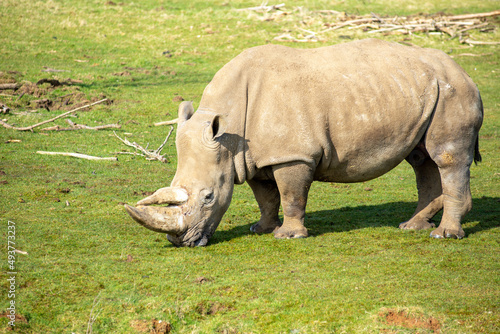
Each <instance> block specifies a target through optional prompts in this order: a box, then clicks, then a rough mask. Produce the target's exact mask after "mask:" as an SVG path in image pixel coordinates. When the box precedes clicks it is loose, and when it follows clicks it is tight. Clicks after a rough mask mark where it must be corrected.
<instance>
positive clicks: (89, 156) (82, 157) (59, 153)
mask: <svg viewBox="0 0 500 334" xmlns="http://www.w3.org/2000/svg"><path fill="white" fill-rule="evenodd" d="M36 153H38V154H46V155H64V156H67V157H74V158H80V159H87V160H111V161H117V160H118V158H117V157H105V158H101V157H94V156H91V155H86V154H80V153H72V152H47V151H37V152H36Z"/></svg>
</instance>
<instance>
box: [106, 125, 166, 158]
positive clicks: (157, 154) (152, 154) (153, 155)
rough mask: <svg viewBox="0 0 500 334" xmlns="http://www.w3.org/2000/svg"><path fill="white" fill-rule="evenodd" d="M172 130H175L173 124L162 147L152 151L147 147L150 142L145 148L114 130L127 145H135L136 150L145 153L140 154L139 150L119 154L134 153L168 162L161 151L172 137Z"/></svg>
mask: <svg viewBox="0 0 500 334" xmlns="http://www.w3.org/2000/svg"><path fill="white" fill-rule="evenodd" d="M172 131H174V127H173V126H171V129H170V132H169V133H168V135H167V137H166V138H165V140H164V141H163V144H161V145H160V147H158V149H156V150H155V151H150V150H148V149H147V148H148V146H149V144H148V146H146V148H144V147H142V146H141V145H139V144H137V143H136V142H133V143H131V142H130V141H129V140H128V139H127V138H125V139H122V138H120V137H119V136H118V135H117V134H116V132H115V131H113V133H114V134H115V137H116V138H118V139H120V141H121V142H122V143H124V144H125V145H127V146H130V147H133V148H135V149H136V150H138V151H141V152H142V153H143V154H139V153H137V152H136V153H130V152H118V153H117V154H134V155H140V156H144V157H146V159H147V160H158V161H161V162H163V163H167V162H168V160H167V158H165V155H161V154H160V153H161V150H163V147H164V146H165V144H166V143H167V141H168V139H169V138H170V135H171V134H172Z"/></svg>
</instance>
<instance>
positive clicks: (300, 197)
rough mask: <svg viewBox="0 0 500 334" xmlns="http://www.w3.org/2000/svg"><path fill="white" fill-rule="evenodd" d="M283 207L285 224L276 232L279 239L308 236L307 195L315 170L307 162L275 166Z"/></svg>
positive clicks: (274, 170) (275, 234)
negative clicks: (305, 224)
mask: <svg viewBox="0 0 500 334" xmlns="http://www.w3.org/2000/svg"><path fill="white" fill-rule="evenodd" d="M273 174H274V178H275V180H276V184H277V185H278V189H279V192H280V197H281V205H282V207H283V216H284V218H283V225H282V226H281V227H280V228H279V229H277V230H276V231H275V232H274V236H275V237H276V238H277V239H290V238H306V237H307V236H308V233H307V229H306V228H305V226H304V217H305V210H306V204H307V195H308V193H309V188H310V187H311V183H312V181H313V174H314V170H313V168H311V166H309V165H307V164H305V163H290V164H282V165H278V166H275V167H273Z"/></svg>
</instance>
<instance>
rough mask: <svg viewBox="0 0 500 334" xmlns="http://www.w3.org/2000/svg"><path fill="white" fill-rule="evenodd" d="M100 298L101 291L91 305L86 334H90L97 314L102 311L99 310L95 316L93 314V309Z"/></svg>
mask: <svg viewBox="0 0 500 334" xmlns="http://www.w3.org/2000/svg"><path fill="white" fill-rule="evenodd" d="M100 297H101V291H99V293H98V294H97V296H96V297H95V298H94V302H93V303H92V309H91V310H90V317H89V322H88V324H87V331H86V334H92V326H94V323H95V321H96V320H97V317H98V316H99V314H100V313H101V311H102V310H99V311H97V313H96V314H94V309H95V308H96V307H97V305H98V304H99V302H100Z"/></svg>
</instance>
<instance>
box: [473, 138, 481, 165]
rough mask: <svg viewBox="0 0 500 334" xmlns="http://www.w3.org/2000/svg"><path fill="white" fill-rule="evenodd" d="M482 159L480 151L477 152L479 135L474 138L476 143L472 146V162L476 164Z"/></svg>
mask: <svg viewBox="0 0 500 334" xmlns="http://www.w3.org/2000/svg"><path fill="white" fill-rule="evenodd" d="M481 161H483V158H482V157H481V153H479V135H478V136H477V138H476V145H475V146H474V163H475V164H476V165H477V163H478V162H481Z"/></svg>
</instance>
